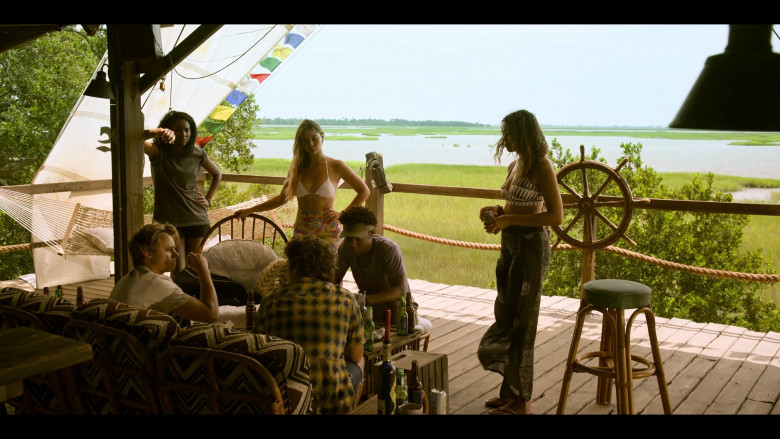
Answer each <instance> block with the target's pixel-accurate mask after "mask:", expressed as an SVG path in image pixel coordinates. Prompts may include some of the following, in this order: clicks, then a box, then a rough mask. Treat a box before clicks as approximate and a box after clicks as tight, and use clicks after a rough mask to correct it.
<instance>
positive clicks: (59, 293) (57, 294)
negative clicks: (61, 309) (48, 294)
mask: <svg viewBox="0 0 780 439" xmlns="http://www.w3.org/2000/svg"><path fill="white" fill-rule="evenodd" d="M54 297H58V298H60V299H61V298H62V285H57V289H56V290H54Z"/></svg>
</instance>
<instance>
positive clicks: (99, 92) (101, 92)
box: [84, 70, 114, 99]
mask: <svg viewBox="0 0 780 439" xmlns="http://www.w3.org/2000/svg"><path fill="white" fill-rule="evenodd" d="M84 94H85V95H87V96H92V97H94V98H103V99H114V91H113V90H111V84H109V83H108V80H106V72H104V71H102V70H101V71H99V72H97V75H95V79H93V80H92V81H90V83H89V85H88V86H87V89H86V90H84Z"/></svg>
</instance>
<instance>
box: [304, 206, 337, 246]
mask: <svg viewBox="0 0 780 439" xmlns="http://www.w3.org/2000/svg"><path fill="white" fill-rule="evenodd" d="M341 229H342V227H341V223H340V222H339V220H337V219H334V220H332V221H329V222H325V211H324V210H303V209H298V215H297V216H296V217H295V228H294V229H293V238H295V237H298V236H306V235H312V236H316V237H317V238H320V239H321V240H323V241H325V242H326V243H328V244H329V245H330V249H331V250H332V251H333V254H336V250H338V248H339V243H340V242H341V238H339V235H340V234H341Z"/></svg>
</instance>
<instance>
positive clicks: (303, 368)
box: [171, 323, 312, 414]
mask: <svg viewBox="0 0 780 439" xmlns="http://www.w3.org/2000/svg"><path fill="white" fill-rule="evenodd" d="M171 346H194V347H205V348H210V349H218V350H223V351H228V352H235V353H239V354H243V355H247V356H249V357H251V358H254V359H255V360H257V361H258V362H260V364H262V365H263V366H265V367H266V369H268V371H269V372H271V375H273V376H274V378H275V379H276V382H277V383H278V384H279V390H280V391H281V393H282V398H283V399H284V404H285V410H286V411H287V412H288V413H292V414H307V413H309V412H310V411H311V404H312V387H311V380H310V377H309V363H308V360H307V359H306V354H305V353H304V352H303V348H302V347H301V346H299V345H297V344H295V343H293V342H292V341H289V340H283V339H281V338H278V337H272V336H266V335H264V334H254V333H251V332H244V331H240V330H237V329H231V328H228V327H227V326H225V325H223V324H221V323H212V324H196V325H194V326H191V327H189V328H185V329H183V330H182V331H181V332H180V333H179V335H178V336H177V337H176V338H174V339H173V340H171Z"/></svg>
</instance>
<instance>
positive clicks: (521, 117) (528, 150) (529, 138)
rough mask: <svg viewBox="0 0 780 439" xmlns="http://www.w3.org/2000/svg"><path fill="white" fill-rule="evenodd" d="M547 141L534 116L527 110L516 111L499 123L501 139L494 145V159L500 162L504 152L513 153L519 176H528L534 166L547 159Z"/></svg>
mask: <svg viewBox="0 0 780 439" xmlns="http://www.w3.org/2000/svg"><path fill="white" fill-rule="evenodd" d="M548 149H549V147H548V145H547V139H545V138H544V133H543V132H542V127H540V126H539V122H537V121H536V116H534V114H533V113H531V112H529V111H527V110H517V111H515V112H512V113H509V114H507V115H506V116H504V119H503V120H502V121H501V139H499V140H498V142H497V143H496V152H495V154H494V158H495V160H496V163H500V162H501V155H502V154H503V153H504V150H507V151H509V152H512V153H514V154H515V155H516V156H517V158H518V159H519V160H518V161H519V166H520V169H519V171H520V175H524V176H527V175H530V174H531V173H532V172H533V171H534V169H535V168H536V166H537V165H538V164H539V163H541V161H542V160H544V158H545V157H547V150H548Z"/></svg>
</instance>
